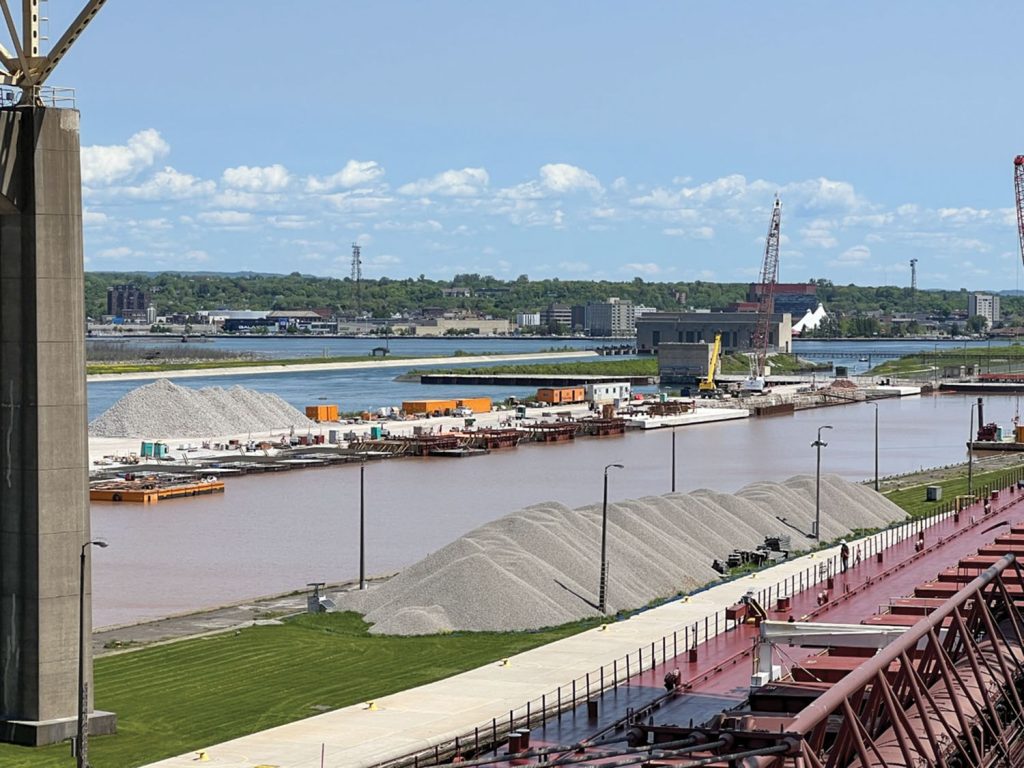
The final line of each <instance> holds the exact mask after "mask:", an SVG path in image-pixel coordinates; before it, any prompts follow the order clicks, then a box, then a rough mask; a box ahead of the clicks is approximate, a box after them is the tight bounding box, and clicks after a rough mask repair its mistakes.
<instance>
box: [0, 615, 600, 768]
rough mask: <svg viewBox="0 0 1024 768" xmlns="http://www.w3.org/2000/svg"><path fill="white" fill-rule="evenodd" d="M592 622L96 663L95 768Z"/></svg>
mask: <svg viewBox="0 0 1024 768" xmlns="http://www.w3.org/2000/svg"><path fill="white" fill-rule="evenodd" d="M598 623H599V622H598V621H597V620H593V621H588V622H580V623H576V624H568V625H565V626H562V627H557V628H554V629H550V630H545V631H541V632H520V633H514V634H490V633H453V634H448V635H433V636H429V637H376V636H372V635H369V634H368V633H367V631H366V630H367V625H366V624H365V623H364V622H363V621H362V619H361V618H360V617H359V616H358V615H356V614H353V613H332V614H323V615H319V616H311V615H303V616H299V617H296V618H294V619H291V620H289V621H287V622H285V624H284V625H283V626H264V627H250V628H248V629H244V630H242V631H241V632H240V633H238V634H233V633H229V634H226V635H217V636H214V637H210V638H205V639H197V640H188V641H183V642H180V643H174V644H171V645H163V646H157V647H154V648H150V649H144V650H140V651H135V652H132V653H126V654H121V655H117V656H108V657H103V658H99V659H96V664H95V691H96V707H97V708H98V709H103V710H109V711H113V712H116V713H117V716H118V733H117V735H115V736H100V737H94V738H92V739H90V741H89V758H90V761H91V762H92V763H93V765H95V766H97V768H131V766H137V765H142V764H145V763H149V762H153V761H155V760H159V759H162V758H165V757H170V756H173V755H177V754H181V753H184V752H188V751H190V750H194V749H200V748H203V747H206V746H209V745H211V744H216V743H219V742H222V741H226V740H228V739H231V738H235V737H237V736H242V735H244V734H247V733H253V732H255V731H259V730H263V729H265V728H270V727H273V726H275V725H281V724H283V723H287V722H291V721H293V720H299V719H302V718H304V717H310V716H312V715H317V714H320V713H321V712H323V711H326V710H329V709H337V708H339V707H344V706H347V705H349V704H357V703H359V702H363V701H371V700H374V699H377V698H380V697H381V696H384V695H386V694H389V693H394V692H396V691H400V690H404V689H406V688H412V687H414V686H417V685H422V684H424V683H428V682H431V681H433V680H439V679H441V678H445V677H449V676H451V675H454V674H456V673H458V672H463V671H465V670H468V669H474V668H476V667H479V666H481V665H483V664H487V663H488V662H496V661H497V660H499V659H501V658H504V657H506V656H510V655H512V654H515V653H519V652H521V651H525V650H528V649H530V648H534V647H536V646H539V645H544V644H545V643H549V642H551V641H553V640H559V639H561V638H563V637H568V636H569V635H573V634H575V633H577V632H580V631H582V630H584V629H587V628H589V627H592V626H596V625H597V624H598ZM69 755H70V751H69V745H68V744H67V743H65V744H57V745H54V746H50V747H42V748H37V749H33V748H27V747H15V746H11V745H6V744H0V766H3V767H4V768H51V767H52V768H57V767H58V766H61V767H62V768H64V767H66V766H69V765H71V764H72V762H73V761H72V758H71V757H70V756H69Z"/></svg>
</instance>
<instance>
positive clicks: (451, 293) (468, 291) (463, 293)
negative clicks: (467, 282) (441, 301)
mask: <svg viewBox="0 0 1024 768" xmlns="http://www.w3.org/2000/svg"><path fill="white" fill-rule="evenodd" d="M441 295H442V296H444V297H445V298H446V299H457V298H463V299H468V298H470V297H471V296H472V295H473V289H472V288H466V287H464V286H461V285H456V286H453V287H451V288H442V289H441Z"/></svg>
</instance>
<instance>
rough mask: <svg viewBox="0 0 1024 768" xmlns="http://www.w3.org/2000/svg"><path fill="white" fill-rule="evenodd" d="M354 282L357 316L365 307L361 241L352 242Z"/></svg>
mask: <svg viewBox="0 0 1024 768" xmlns="http://www.w3.org/2000/svg"><path fill="white" fill-rule="evenodd" d="M352 282H353V283H355V284H356V317H359V313H360V312H361V311H362V309H363V259H362V256H361V255H360V253H359V243H352Z"/></svg>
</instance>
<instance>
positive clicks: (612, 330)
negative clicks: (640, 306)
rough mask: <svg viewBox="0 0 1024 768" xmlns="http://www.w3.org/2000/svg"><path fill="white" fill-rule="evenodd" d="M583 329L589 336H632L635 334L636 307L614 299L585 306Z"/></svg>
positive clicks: (631, 303)
mask: <svg viewBox="0 0 1024 768" xmlns="http://www.w3.org/2000/svg"><path fill="white" fill-rule="evenodd" d="M585 327H586V330H587V332H588V333H589V334H590V335H591V336H632V335H633V334H634V333H636V307H634V306H633V302H631V301H622V300H621V299H618V298H614V297H613V298H610V299H608V301H606V302H601V303H595V304H587V311H586V320H585Z"/></svg>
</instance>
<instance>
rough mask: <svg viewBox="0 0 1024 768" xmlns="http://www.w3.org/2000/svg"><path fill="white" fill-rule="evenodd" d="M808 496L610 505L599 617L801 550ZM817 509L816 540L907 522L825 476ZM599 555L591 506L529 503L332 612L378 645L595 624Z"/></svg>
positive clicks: (682, 498)
mask: <svg viewBox="0 0 1024 768" xmlns="http://www.w3.org/2000/svg"><path fill="white" fill-rule="evenodd" d="M814 490H815V489H814V477H813V476H797V477H793V478H790V479H789V480H787V481H785V482H783V483H769V482H763V483H754V484H752V485H749V486H747V487H745V488H743V489H742V490H740V491H739V492H738V493H735V494H727V493H717V492H715V491H709V490H698V491H694V492H693V493H690V494H683V493H674V494H667V495H664V496H647V497H644V498H641V499H633V500H629V501H623V502H620V503H615V504H610V505H609V507H608V563H609V567H608V595H607V601H608V610H609V613H614V612H616V611H619V610H632V609H636V608H641V607H643V606H644V605H646V604H648V603H649V602H650V601H652V600H656V599H659V598H665V597H671V596H672V595H675V594H677V593H679V592H689V591H692V590H694V589H697V588H699V587H701V586H703V585H705V584H707V583H709V582H714V581H716V580H718V579H719V578H720V575H719V574H718V573H717V572H716V571H715V570H714V569H712V567H711V563H712V561H713V560H714V559H716V558H718V559H725V558H726V557H727V556H728V555H729V553H730V552H732V550H733V549H754V548H756V547H757V546H758V545H761V544H763V543H764V537H765V536H774V535H779V534H790V535H791V536H792V543H793V546H794V547H800V548H804V547H805V546H806V543H807V542H808V540H807V539H806V538H804V537H803V536H802V535H801V534H800V531H805V532H809V531H810V530H811V527H812V526H811V523H812V522H813V520H814ZM821 510H822V521H821V523H822V525H821V527H822V537H823V539H824V540H826V541H828V540H832V539H836V538H839V537H840V536H843V535H846V534H849V533H850V532H851V531H852V530H854V529H862V528H879V527H884V526H886V525H888V524H889V523H891V522H893V521H895V520H901V519H903V518H905V517H906V514H905V513H904V512H903V510H902V509H900V508H899V507H897V506H896V505H895V504H893V503H892V502H890V501H889V500H888V499H886V498H884V497H883V496H881V495H879V494H877V493H875V492H874V491H873V490H871V489H870V488H867V487H865V486H861V485H855V484H853V483H850V482H847V481H846V480H843V479H842V478H840V477H838V476H836V475H824V476H822V478H821ZM779 518H784V519H785V523H783V522H780V520H779ZM790 526H792V527H790ZM794 528H795V529H796V530H794ZM600 547H601V507H600V505H594V506H587V507H582V508H580V509H576V510H573V509H569V508H568V507H565V506H563V505H561V504H556V503H549V504H537V505H534V506H532V507H527V508H526V509H523V510H520V511H518V512H514V513H512V514H510V515H506V516H505V517H502V518H500V519H498V520H495V521H493V522H490V523H488V524H486V525H484V526H481V527H480V528H477V529H476V530H474V531H471V532H470V533H468V534H466V535H465V536H463V537H462V538H460V539H458V540H457V541H454V542H452V543H451V544H449V545H447V546H445V547H444V548H442V549H440V550H438V551H437V552H434V553H433V554H431V555H429V556H427V557H426V558H424V559H423V560H421V561H419V562H418V563H416V564H414V565H412V566H410V567H409V568H407V569H406V570H404V571H403V572H401V573H400V574H398V575H397V576H395V577H394V578H393V579H391V580H389V581H387V582H385V583H383V584H382V585H380V586H379V587H376V588H373V589H371V590H368V591H364V592H348V593H344V594H342V595H339V599H338V603H339V608H340V609H342V610H355V611H359V612H360V613H363V614H364V615H365V618H366V620H367V621H368V622H370V623H372V624H373V627H372V628H371V630H370V631H371V632H373V633H375V634H385V635H421V634H433V633H438V632H445V631H454V630H471V631H495V632H507V631H515V630H528V629H539V628H541V627H548V626H552V625H557V624H564V623H566V622H569V621H575V620H578V619H582V618H586V617H590V616H597V615H598V610H597V608H596V604H597V587H598V582H599V568H600V566H599V563H600Z"/></svg>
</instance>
